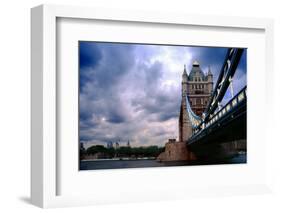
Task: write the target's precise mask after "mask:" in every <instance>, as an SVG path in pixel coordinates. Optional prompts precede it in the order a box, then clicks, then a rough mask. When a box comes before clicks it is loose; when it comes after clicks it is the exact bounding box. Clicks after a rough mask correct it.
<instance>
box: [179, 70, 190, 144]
mask: <svg viewBox="0 0 281 213" xmlns="http://www.w3.org/2000/svg"><path fill="white" fill-rule="evenodd" d="M187 90H188V75H187V73H186V67H185V65H184V70H183V74H182V91H181V92H182V100H181V107H180V115H179V142H185V141H187V139H188V138H189V137H190V136H191V135H192V126H191V122H190V119H189V118H188V114H187V110H186V107H187V103H186V98H185V97H186V95H187V94H188V91H187Z"/></svg>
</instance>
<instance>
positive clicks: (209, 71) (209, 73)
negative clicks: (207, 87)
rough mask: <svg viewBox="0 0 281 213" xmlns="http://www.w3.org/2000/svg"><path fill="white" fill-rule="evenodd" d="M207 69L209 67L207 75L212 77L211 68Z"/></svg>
mask: <svg viewBox="0 0 281 213" xmlns="http://www.w3.org/2000/svg"><path fill="white" fill-rule="evenodd" d="M208 67H209V68H208V75H212V72H211V66H210V65H209V66H208Z"/></svg>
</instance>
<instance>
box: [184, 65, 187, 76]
mask: <svg viewBox="0 0 281 213" xmlns="http://www.w3.org/2000/svg"><path fill="white" fill-rule="evenodd" d="M183 75H187V73H186V66H185V64H184V67H183Z"/></svg>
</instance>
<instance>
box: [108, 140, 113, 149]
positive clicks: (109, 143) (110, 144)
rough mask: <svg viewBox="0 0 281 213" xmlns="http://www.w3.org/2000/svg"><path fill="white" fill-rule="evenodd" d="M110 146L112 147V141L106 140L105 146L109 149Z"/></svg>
mask: <svg viewBox="0 0 281 213" xmlns="http://www.w3.org/2000/svg"><path fill="white" fill-rule="evenodd" d="M112 147H113V143H112V141H109V142H107V148H108V149H109V148H112Z"/></svg>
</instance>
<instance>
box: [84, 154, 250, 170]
mask: <svg viewBox="0 0 281 213" xmlns="http://www.w3.org/2000/svg"><path fill="white" fill-rule="evenodd" d="M240 163H247V155H246V154H239V155H237V156H235V157H233V158H229V159H225V160H221V159H220V160H218V161H191V162H189V161H176V162H158V161H156V160H85V161H81V162H80V170H98V169H126V168H148V167H164V166H192V165H193V166H195V165H197V166H198V165H218V164H240Z"/></svg>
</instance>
